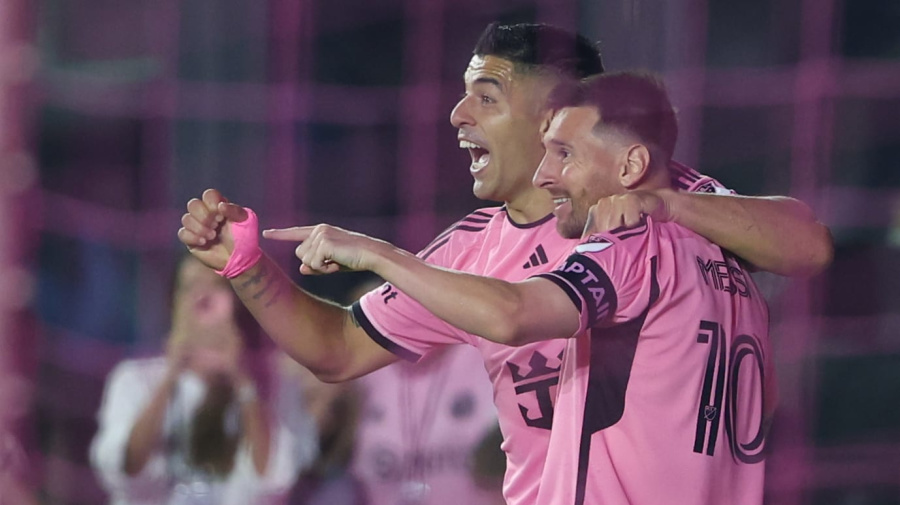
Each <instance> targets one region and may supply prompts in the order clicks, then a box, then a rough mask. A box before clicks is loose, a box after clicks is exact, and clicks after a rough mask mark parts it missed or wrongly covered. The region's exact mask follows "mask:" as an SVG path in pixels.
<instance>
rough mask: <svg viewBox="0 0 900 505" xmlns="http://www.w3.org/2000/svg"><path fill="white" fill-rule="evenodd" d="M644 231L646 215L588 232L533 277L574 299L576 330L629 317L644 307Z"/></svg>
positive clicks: (646, 230) (646, 263) (647, 228)
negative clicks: (561, 259) (638, 221)
mask: <svg viewBox="0 0 900 505" xmlns="http://www.w3.org/2000/svg"><path fill="white" fill-rule="evenodd" d="M649 235H650V226H649V224H648V221H647V220H645V221H643V222H642V224H640V225H638V226H637V227H635V228H629V229H618V230H612V231H610V232H604V233H598V234H594V235H591V236H589V237H587V238H586V239H585V240H584V241H583V242H582V243H580V244H578V245H577V246H576V247H575V250H574V251H573V253H572V254H571V255H570V256H569V257H568V258H566V260H565V261H564V262H563V263H562V264H560V265H559V266H558V267H556V268H555V269H554V270H553V271H551V272H548V273H544V274H538V275H536V276H535V277H541V278H544V279H547V280H549V281H551V282H553V283H554V284H556V285H557V286H558V287H559V288H560V289H562V290H563V291H564V292H565V293H566V295H567V296H568V297H569V299H570V300H572V303H573V304H575V307H576V308H577V309H578V312H579V314H580V317H581V320H580V322H579V327H578V331H577V332H576V333H575V335H578V334H581V333H583V332H584V331H585V330H587V329H589V328H595V327H607V326H613V325H616V324H619V323H623V322H625V321H629V320H631V319H633V318H635V317H637V316H638V315H639V314H640V313H641V312H642V311H643V310H644V309H646V306H647V299H648V298H647V297H646V296H645V295H644V294H642V293H643V290H644V289H646V283H645V282H643V280H644V279H645V278H646V276H647V273H648V269H649V268H650V262H649V261H647V259H646V258H647V256H648V254H647V252H648V245H649V240H648V239H649Z"/></svg>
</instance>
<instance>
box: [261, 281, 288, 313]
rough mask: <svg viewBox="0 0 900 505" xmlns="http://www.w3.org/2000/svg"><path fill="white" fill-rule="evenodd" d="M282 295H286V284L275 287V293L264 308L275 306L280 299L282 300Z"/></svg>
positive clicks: (281, 283)
mask: <svg viewBox="0 0 900 505" xmlns="http://www.w3.org/2000/svg"><path fill="white" fill-rule="evenodd" d="M282 293H284V283H283V282H279V283H278V285H277V286H275V291H273V292H272V296H270V297H269V299H268V301H266V304H265V305H263V306H264V307H271V306H272V305H274V304H275V302H277V301H278V299H279V298H281V295H282Z"/></svg>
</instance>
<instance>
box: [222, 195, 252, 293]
mask: <svg viewBox="0 0 900 505" xmlns="http://www.w3.org/2000/svg"><path fill="white" fill-rule="evenodd" d="M244 210H246V211H247V219H245V220H243V221H241V222H240V223H231V235H232V237H233V238H234V250H233V251H231V257H230V258H228V263H226V264H225V268H223V269H222V270H216V273H217V274H219V275H221V276H222V277H225V278H228V279H233V278H235V277H237V276H238V275H241V274H242V273H244V272H246V271H247V270H250V268H252V267H253V265H255V264H256V263H257V262H258V261H259V258H260V257H262V250H261V249H260V248H259V219H258V218H257V217H256V213H255V212H253V209H249V208H247V207H244Z"/></svg>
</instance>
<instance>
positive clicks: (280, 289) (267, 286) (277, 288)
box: [238, 265, 285, 307]
mask: <svg viewBox="0 0 900 505" xmlns="http://www.w3.org/2000/svg"><path fill="white" fill-rule="evenodd" d="M270 274H271V271H270V269H269V267H268V265H260V267H259V271H258V272H256V273H255V274H253V276H251V277H250V278H249V279H247V280H246V281H244V282H242V283H240V285H238V289H239V290H241V291H244V290H246V289H252V288H257V289H258V291H256V292H255V293H252V294H250V298H252V299H253V300H260V299H261V298H263V297H264V296H266V295H267V294H268V295H269V296H268V297H267V299H264V304H263V306H264V307H271V306H272V305H273V304H275V302H277V301H278V299H279V298H281V295H282V294H283V293H284V292H285V286H284V284H285V283H284V281H283V280H282V279H281V278H280V276H278V275H270ZM260 284H262V287H259V286H260Z"/></svg>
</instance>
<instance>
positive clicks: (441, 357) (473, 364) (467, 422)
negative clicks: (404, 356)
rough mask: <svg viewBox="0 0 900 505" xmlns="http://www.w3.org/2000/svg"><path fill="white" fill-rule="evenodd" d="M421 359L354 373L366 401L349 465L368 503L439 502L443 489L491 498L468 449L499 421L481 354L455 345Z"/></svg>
mask: <svg viewBox="0 0 900 505" xmlns="http://www.w3.org/2000/svg"><path fill="white" fill-rule="evenodd" d="M423 361H427V362H424V363H421V364H415V365H413V364H411V363H404V362H400V363H394V364H393V365H390V366H387V367H384V368H382V369H381V370H377V371H375V372H373V373H371V374H369V375H366V376H365V377H362V378H360V379H359V381H358V382H359V385H360V388H361V389H362V395H363V398H365V402H364V407H363V412H362V416H361V417H360V420H359V425H358V426H357V429H356V443H355V445H354V450H353V462H352V469H353V473H354V475H356V476H357V477H358V478H359V479H360V481H361V482H362V484H363V485H364V486H365V488H366V495H367V497H368V501H367V503H368V504H369V505H396V504H398V503H416V504H419V505H443V504H445V503H447V497H448V496H453V497H454V498H455V499H456V503H465V504H468V505H489V504H491V503H495V500H496V498H495V496H494V494H493V493H491V492H488V491H487V490H485V489H482V488H480V487H479V485H478V482H476V480H475V479H474V478H473V475H472V470H471V463H472V457H471V456H472V453H473V452H475V450H476V448H477V447H478V445H479V444H480V443H481V441H482V440H483V439H484V437H485V436H486V435H487V434H488V433H490V432H491V431H493V430H494V429H495V428H496V426H497V411H496V409H495V408H494V403H493V399H492V394H491V387H490V383H489V382H488V380H487V374H485V372H484V370H481V368H482V367H481V355H480V354H479V353H478V351H477V350H475V349H473V348H472V347H469V346H461V345H457V346H450V347H447V348H445V349H442V350H440V351H437V352H434V353H431V354H430V355H429V357H428V358H427V359H426V360H423ZM451 377H452V380H451V379H450V378H451ZM494 492H496V491H494Z"/></svg>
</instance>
